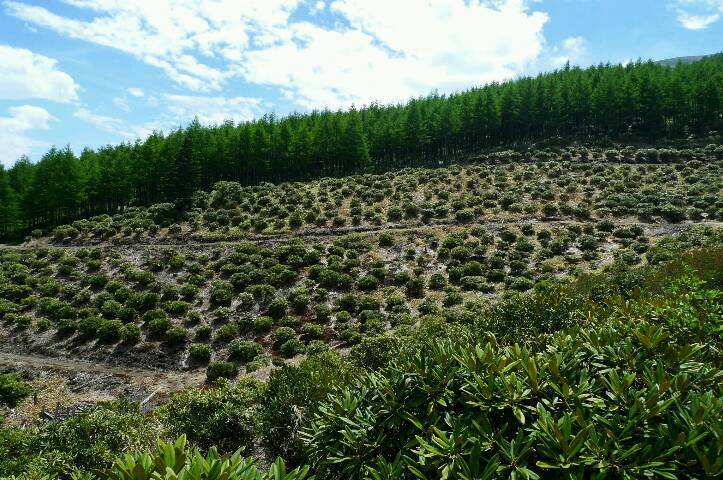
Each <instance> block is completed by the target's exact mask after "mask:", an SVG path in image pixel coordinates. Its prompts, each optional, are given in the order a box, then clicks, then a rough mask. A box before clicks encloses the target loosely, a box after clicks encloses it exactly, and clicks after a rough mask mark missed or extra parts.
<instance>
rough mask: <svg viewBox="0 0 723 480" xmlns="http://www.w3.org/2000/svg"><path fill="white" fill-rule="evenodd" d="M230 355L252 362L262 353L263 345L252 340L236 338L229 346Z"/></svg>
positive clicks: (236, 358) (235, 358)
mask: <svg viewBox="0 0 723 480" xmlns="http://www.w3.org/2000/svg"><path fill="white" fill-rule="evenodd" d="M228 351H229V357H230V358H233V359H234V360H239V361H241V362H244V363H246V362H250V361H251V360H253V359H254V358H256V356H257V355H258V354H260V353H261V345H259V344H258V343H256V342H254V341H252V340H234V341H233V342H231V344H230V345H229V346H228Z"/></svg>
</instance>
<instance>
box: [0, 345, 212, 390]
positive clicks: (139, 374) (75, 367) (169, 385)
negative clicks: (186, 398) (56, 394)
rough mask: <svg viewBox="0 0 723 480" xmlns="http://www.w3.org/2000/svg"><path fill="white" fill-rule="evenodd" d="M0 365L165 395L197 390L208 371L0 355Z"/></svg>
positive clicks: (1, 353)
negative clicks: (147, 387) (111, 379)
mask: <svg viewBox="0 0 723 480" xmlns="http://www.w3.org/2000/svg"><path fill="white" fill-rule="evenodd" d="M0 365H4V366H8V367H14V368H28V369H51V370H61V371H69V372H86V373H94V374H105V375H113V376H116V377H123V378H126V379H129V380H134V381H141V382H144V383H146V382H147V383H149V384H152V385H156V386H157V388H159V389H161V390H164V391H175V390H181V389H184V388H187V387H191V386H196V385H199V384H201V383H203V381H204V380H205V376H206V374H205V371H203V370H197V371H190V372H167V371H162V370H145V369H140V368H130V367H117V366H112V365H108V364H104V363H91V362H85V361H82V360H71V359H68V358H56V357H43V356H36V355H23V354H16V353H4V352H0Z"/></svg>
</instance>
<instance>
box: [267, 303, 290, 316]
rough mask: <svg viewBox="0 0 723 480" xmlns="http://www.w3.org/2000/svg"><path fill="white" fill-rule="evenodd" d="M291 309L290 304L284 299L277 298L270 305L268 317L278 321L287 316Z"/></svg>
mask: <svg viewBox="0 0 723 480" xmlns="http://www.w3.org/2000/svg"><path fill="white" fill-rule="evenodd" d="M288 309H289V302H287V301H286V300H285V299H283V298H276V299H274V300H272V301H271V303H269V306H268V311H267V313H268V315H269V316H270V317H271V318H274V319H276V320H278V319H280V318H281V317H283V316H284V315H286V311H287V310H288Z"/></svg>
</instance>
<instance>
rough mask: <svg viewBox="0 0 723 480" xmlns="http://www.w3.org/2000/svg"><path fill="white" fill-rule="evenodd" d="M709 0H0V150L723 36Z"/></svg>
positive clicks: (445, 86) (85, 142)
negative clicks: (196, 117)
mask: <svg viewBox="0 0 723 480" xmlns="http://www.w3.org/2000/svg"><path fill="white" fill-rule="evenodd" d="M721 17H723V0H310V1H302V0H196V1H191V0H62V1H49V0H46V1H40V0H0V162H1V163H3V164H5V165H11V164H12V163H13V162H14V161H15V160H16V159H17V158H18V157H19V156H20V155H23V154H27V155H28V156H30V158H31V159H33V160H37V159H38V158H39V157H40V156H41V155H42V153H43V152H44V151H45V150H46V149H47V148H49V147H50V146H51V145H59V146H63V145H66V144H69V145H70V146H71V147H72V148H73V149H74V150H75V151H77V152H79V151H80V150H81V149H82V148H83V147H84V146H91V147H97V146H100V145H103V144H107V143H117V142H122V141H127V140H133V139H135V138H138V137H143V136H145V135H146V134H147V133H149V132H150V131H152V130H154V129H158V130H165V131H168V130H169V129H172V128H175V127H178V126H179V125H184V124H186V123H187V122H188V121H189V120H190V119H192V118H193V116H194V115H197V116H198V117H199V119H200V120H201V121H202V122H204V123H217V122H222V121H223V120H225V119H232V120H234V121H242V120H247V119H252V118H255V117H258V116H260V115H263V114H264V113H266V112H272V111H273V112H276V113H277V114H279V115H283V114H286V113H289V112H292V111H307V110H310V109H315V108H324V107H329V108H332V109H336V108H345V107H348V106H350V105H351V104H352V103H354V104H356V105H357V106H361V105H364V104H367V103H369V102H372V101H379V102H385V103H386V102H398V101H404V100H406V99H408V98H410V97H414V96H419V95H424V94H427V93H429V92H430V91H432V90H433V89H437V90H438V91H440V92H452V91H455V90H460V89H465V88H468V87H470V86H473V85H479V84H483V83H485V82H489V81H492V80H502V79H507V78H513V77H515V76H519V75H525V74H533V73H537V72H539V71H544V70H550V69H552V68H555V67H558V66H560V65H562V64H564V63H565V62H566V61H568V60H569V61H570V62H571V63H573V64H579V65H583V66H586V65H590V64H594V63H598V62H607V61H611V62H625V61H629V60H631V59H636V58H643V59H647V58H653V59H662V58H670V57H676V56H685V55H698V54H705V53H714V52H716V51H719V50H721V49H722V48H723V18H721Z"/></svg>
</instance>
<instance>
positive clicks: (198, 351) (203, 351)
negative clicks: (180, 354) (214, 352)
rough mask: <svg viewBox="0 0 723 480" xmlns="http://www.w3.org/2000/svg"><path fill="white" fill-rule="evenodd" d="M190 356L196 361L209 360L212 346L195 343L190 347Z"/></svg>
mask: <svg viewBox="0 0 723 480" xmlns="http://www.w3.org/2000/svg"><path fill="white" fill-rule="evenodd" d="M188 356H189V358H190V359H191V360H193V361H196V362H208V361H209V360H211V346H210V345H208V344H206V343H194V344H193V345H191V346H190V347H188Z"/></svg>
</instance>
